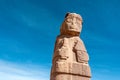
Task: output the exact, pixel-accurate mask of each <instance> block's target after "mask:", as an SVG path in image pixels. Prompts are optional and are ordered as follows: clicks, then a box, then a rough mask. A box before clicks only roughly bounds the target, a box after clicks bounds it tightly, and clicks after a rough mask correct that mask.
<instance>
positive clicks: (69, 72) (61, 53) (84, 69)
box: [50, 13, 91, 80]
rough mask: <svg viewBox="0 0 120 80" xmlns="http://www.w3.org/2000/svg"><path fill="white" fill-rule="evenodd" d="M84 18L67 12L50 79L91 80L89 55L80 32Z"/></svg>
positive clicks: (55, 50)
mask: <svg viewBox="0 0 120 80" xmlns="http://www.w3.org/2000/svg"><path fill="white" fill-rule="evenodd" d="M81 29H82V18H81V16H80V15H78V14H76V13H67V14H66V16H65V20H64V22H63V24H62V26H61V29H60V32H61V33H60V35H59V36H58V37H57V40H56V43H55V49H54V55H53V61H52V64H53V65H52V68H51V76H50V80H90V77H91V72H90V67H89V65H88V60H89V56H88V54H87V51H86V49H85V46H84V44H83V42H82V40H81V39H80V38H79V34H80V32H81Z"/></svg>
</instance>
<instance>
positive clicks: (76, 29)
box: [60, 13, 82, 35]
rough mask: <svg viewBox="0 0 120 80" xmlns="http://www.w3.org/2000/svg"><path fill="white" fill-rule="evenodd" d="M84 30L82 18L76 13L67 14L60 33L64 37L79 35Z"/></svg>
mask: <svg viewBox="0 0 120 80" xmlns="http://www.w3.org/2000/svg"><path fill="white" fill-rule="evenodd" d="M81 29H82V17H81V16H80V15H79V14H76V13H67V14H66V16H65V20H64V22H63V23H62V26H61V29H60V32H61V34H64V35H67V34H68V35H79V34H80V32H81Z"/></svg>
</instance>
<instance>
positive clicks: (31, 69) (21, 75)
mask: <svg viewBox="0 0 120 80" xmlns="http://www.w3.org/2000/svg"><path fill="white" fill-rule="evenodd" d="M49 72H50V71H49V70H48V69H46V68H44V67H40V66H38V65H31V64H16V63H10V62H5V61H2V60H0V80H49Z"/></svg>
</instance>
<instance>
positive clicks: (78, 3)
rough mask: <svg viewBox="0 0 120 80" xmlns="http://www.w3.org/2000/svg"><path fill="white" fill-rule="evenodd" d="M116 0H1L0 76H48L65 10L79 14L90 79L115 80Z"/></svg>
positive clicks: (11, 79)
mask: <svg viewBox="0 0 120 80" xmlns="http://www.w3.org/2000/svg"><path fill="white" fill-rule="evenodd" d="M119 3H120V1H119V0H52V1H50V0H0V80H49V74H50V68H51V63H52V62H51V61H52V55H53V49H54V43H55V39H56V36H57V35H59V29H60V26H61V23H62V21H63V19H64V16H65V14H66V12H76V13H78V14H81V16H82V17H83V21H84V23H83V30H82V33H81V39H82V40H83V41H84V43H85V46H86V48H87V51H88V54H89V56H90V61H89V64H90V66H91V70H92V79H91V80H119V78H120V77H119V75H120V64H119V61H120V31H119V30H120V5H119Z"/></svg>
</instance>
